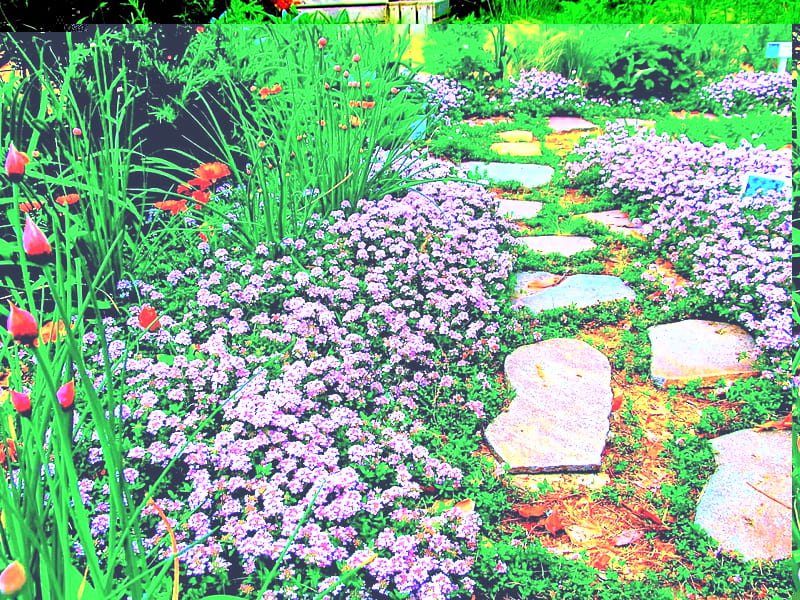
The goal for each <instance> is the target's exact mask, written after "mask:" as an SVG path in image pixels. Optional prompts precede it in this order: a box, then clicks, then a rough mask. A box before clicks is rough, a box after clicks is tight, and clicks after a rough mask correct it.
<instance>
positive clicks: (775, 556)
mask: <svg viewBox="0 0 800 600" xmlns="http://www.w3.org/2000/svg"><path fill="white" fill-rule="evenodd" d="M711 445H712V446H713V448H714V453H715V459H716V462H717V470H716V471H715V472H714V474H713V475H711V478H710V479H709V480H708V483H707V484H706V486H705V488H704V489H703V493H702V494H701V496H700V500H699V502H698V504H697V511H696V513H695V519H694V522H695V523H696V524H697V525H700V526H701V527H702V528H703V529H705V530H706V531H707V532H708V534H709V535H710V536H711V537H712V538H714V539H715V540H717V542H719V544H720V546H722V548H723V549H724V550H732V551H735V552H739V553H741V554H742V555H743V557H744V559H745V560H780V559H785V558H789V556H790V555H791V552H792V511H791V509H790V508H789V507H790V506H791V504H792V480H791V472H792V433H791V431H761V432H756V431H753V430H751V429H744V430H742V431H736V432H734V433H729V434H727V435H723V436H721V437H718V438H716V439H714V440H712V442H711ZM753 487H755V488H757V489H753ZM759 490H760V491H759Z"/></svg>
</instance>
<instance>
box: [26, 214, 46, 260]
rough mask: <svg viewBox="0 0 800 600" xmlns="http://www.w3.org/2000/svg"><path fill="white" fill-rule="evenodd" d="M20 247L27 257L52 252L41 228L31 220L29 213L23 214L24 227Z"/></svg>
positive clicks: (40, 255)
mask: <svg viewBox="0 0 800 600" xmlns="http://www.w3.org/2000/svg"><path fill="white" fill-rule="evenodd" d="M22 247H23V249H24V250H25V254H26V255H27V256H28V257H29V258H35V257H42V256H44V255H45V254H52V253H53V249H52V248H51V247H50V242H48V241H47V238H46V237H45V235H44V234H43V233H42V230H41V229H39V227H38V226H37V225H36V223H34V222H33V219H31V217H30V215H26V216H25V228H24V229H23V231H22Z"/></svg>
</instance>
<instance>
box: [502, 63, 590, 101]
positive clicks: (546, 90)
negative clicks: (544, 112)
mask: <svg viewBox="0 0 800 600" xmlns="http://www.w3.org/2000/svg"><path fill="white" fill-rule="evenodd" d="M510 79H511V84H512V86H511V88H510V89H509V94H510V96H511V100H510V102H511V105H512V106H515V105H519V104H523V103H524V104H531V103H533V104H535V103H537V102H538V103H543V104H546V105H547V106H552V105H554V104H555V105H564V106H566V105H572V104H573V103H574V102H576V101H579V100H581V99H582V98H583V93H582V92H583V90H582V88H583V84H581V82H580V81H579V80H578V79H567V78H566V77H564V76H563V75H560V74H559V73H553V72H550V71H540V70H538V69H535V68H533V69H529V70H525V69H523V70H522V71H520V74H519V77H518V78H514V77H511V78H510Z"/></svg>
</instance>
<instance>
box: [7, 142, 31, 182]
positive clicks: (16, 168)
mask: <svg viewBox="0 0 800 600" xmlns="http://www.w3.org/2000/svg"><path fill="white" fill-rule="evenodd" d="M30 161H31V159H29V158H28V155H27V154H25V153H24V152H19V151H18V150H17V149H16V148H15V147H14V144H13V142H12V143H11V144H9V145H8V153H7V154H6V165H5V167H6V175H8V178H9V179H10V180H11V181H14V182H19V181H22V177H23V176H24V175H25V165H27V164H28V163H29V162H30Z"/></svg>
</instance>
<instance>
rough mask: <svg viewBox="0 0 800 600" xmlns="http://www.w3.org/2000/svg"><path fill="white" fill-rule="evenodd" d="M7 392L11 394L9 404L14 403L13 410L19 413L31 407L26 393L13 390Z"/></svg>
mask: <svg viewBox="0 0 800 600" xmlns="http://www.w3.org/2000/svg"><path fill="white" fill-rule="evenodd" d="M9 394H10V395H11V404H13V405H14V410H16V411H17V412H19V413H26V412H28V411H29V410H30V409H31V397H30V396H29V395H28V394H23V393H22V392H15V391H14V390H9Z"/></svg>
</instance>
